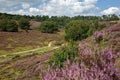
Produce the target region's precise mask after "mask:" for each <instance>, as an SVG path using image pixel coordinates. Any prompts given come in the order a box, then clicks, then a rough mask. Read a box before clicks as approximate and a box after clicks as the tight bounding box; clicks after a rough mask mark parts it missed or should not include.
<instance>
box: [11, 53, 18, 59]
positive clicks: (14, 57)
mask: <svg viewBox="0 0 120 80" xmlns="http://www.w3.org/2000/svg"><path fill="white" fill-rule="evenodd" d="M18 57H20V55H19V54H16V55H14V56H13V57H12V59H16V58H18Z"/></svg>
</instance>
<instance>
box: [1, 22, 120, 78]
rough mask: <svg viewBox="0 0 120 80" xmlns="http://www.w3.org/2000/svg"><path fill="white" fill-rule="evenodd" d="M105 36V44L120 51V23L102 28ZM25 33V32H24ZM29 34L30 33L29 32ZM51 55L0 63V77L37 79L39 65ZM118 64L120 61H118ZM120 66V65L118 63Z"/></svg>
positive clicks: (32, 56) (87, 40)
mask: <svg viewBox="0 0 120 80" xmlns="http://www.w3.org/2000/svg"><path fill="white" fill-rule="evenodd" d="M102 31H104V32H105V33H106V35H105V37H107V40H106V44H107V46H108V47H112V48H113V49H114V51H116V52H120V23H118V24H115V25H113V26H110V27H107V28H106V29H103V30H102ZM26 34H27V33H26ZM29 35H30V34H29ZM90 40H91V37H89V38H87V39H85V40H83V41H81V42H80V43H82V44H84V43H87V44H89V42H90ZM51 55H52V52H51V51H50V52H47V53H44V55H29V56H25V57H22V58H16V59H15V60H12V61H9V62H6V63H1V64H0V68H1V70H0V79H1V80H5V79H9V80H13V79H16V80H31V79H33V80H39V79H40V77H39V74H40V71H41V67H42V66H44V67H45V65H46V61H47V60H48V59H49V57H50V56H51ZM118 63H119V64H120V61H118ZM118 67H119V68H120V65H118Z"/></svg>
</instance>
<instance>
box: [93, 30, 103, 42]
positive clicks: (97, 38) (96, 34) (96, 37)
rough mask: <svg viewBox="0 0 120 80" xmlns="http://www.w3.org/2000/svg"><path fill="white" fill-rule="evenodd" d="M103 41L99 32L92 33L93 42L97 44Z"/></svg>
mask: <svg viewBox="0 0 120 80" xmlns="http://www.w3.org/2000/svg"><path fill="white" fill-rule="evenodd" d="M102 39H103V33H102V32H100V31H96V32H95V33H94V41H95V42H97V43H99V42H100V41H101V40H102Z"/></svg>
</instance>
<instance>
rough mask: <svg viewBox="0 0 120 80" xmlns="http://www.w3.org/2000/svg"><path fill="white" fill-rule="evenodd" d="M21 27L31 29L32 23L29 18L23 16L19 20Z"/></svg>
mask: <svg viewBox="0 0 120 80" xmlns="http://www.w3.org/2000/svg"><path fill="white" fill-rule="evenodd" d="M18 23H19V27H20V28H21V29H23V30H29V29H30V23H29V20H27V19H25V18H21V19H20V20H19V21H18Z"/></svg>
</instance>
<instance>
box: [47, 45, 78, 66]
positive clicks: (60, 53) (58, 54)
mask: <svg viewBox="0 0 120 80" xmlns="http://www.w3.org/2000/svg"><path fill="white" fill-rule="evenodd" d="M77 55H78V46H77V45H76V44H73V43H72V44H69V45H67V46H63V47H62V48H60V49H59V50H56V51H55V52H54V54H53V56H52V57H51V59H50V60H49V64H50V65H52V64H54V65H56V66H58V67H60V68H61V67H63V64H64V62H65V61H66V59H67V58H68V59H70V60H73V59H74V57H75V56H77Z"/></svg>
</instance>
